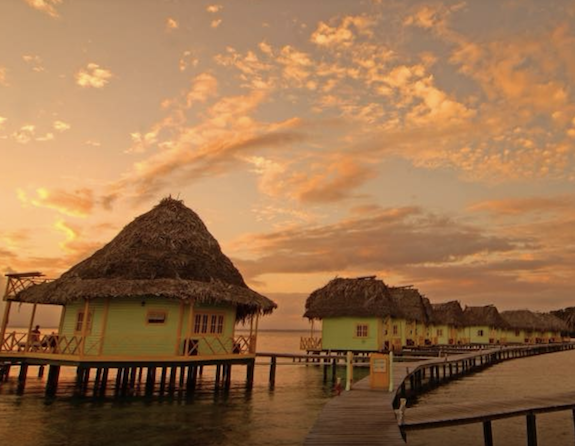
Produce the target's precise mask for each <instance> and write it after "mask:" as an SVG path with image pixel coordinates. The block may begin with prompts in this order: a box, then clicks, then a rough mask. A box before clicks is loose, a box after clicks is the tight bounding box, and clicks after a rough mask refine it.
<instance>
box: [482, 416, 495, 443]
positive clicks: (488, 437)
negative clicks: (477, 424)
mask: <svg viewBox="0 0 575 446" xmlns="http://www.w3.org/2000/svg"><path fill="white" fill-rule="evenodd" d="M483 441H484V443H485V446H493V431H492V430H491V421H484V422H483Z"/></svg>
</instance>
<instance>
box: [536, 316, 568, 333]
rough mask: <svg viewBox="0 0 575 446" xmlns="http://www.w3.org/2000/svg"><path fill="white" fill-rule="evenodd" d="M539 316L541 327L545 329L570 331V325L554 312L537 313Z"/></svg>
mask: <svg viewBox="0 0 575 446" xmlns="http://www.w3.org/2000/svg"><path fill="white" fill-rule="evenodd" d="M536 315H537V317H538V318H539V320H540V321H541V322H540V327H541V329H542V330H544V331H560V332H567V331H569V327H568V325H567V324H566V323H565V321H563V320H562V319H560V318H558V317H557V316H555V315H554V314H551V313H536Z"/></svg>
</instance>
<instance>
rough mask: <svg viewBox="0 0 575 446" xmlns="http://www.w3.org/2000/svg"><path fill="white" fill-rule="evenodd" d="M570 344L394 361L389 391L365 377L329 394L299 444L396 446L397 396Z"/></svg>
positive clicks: (398, 437)
mask: <svg viewBox="0 0 575 446" xmlns="http://www.w3.org/2000/svg"><path fill="white" fill-rule="evenodd" d="M573 348H574V345H573V344H559V345H536V346H533V345H531V346H518V347H499V348H495V349H489V350H479V351H473V352H469V353H464V354H458V355H452V356H449V357H445V358H434V359H428V360H423V361H417V362H411V363H405V362H400V363H394V364H393V378H394V379H393V381H394V383H393V384H394V390H393V392H386V391H378V390H372V389H370V387H369V377H367V378H365V379H363V380H362V381H360V382H358V383H357V384H355V385H354V386H353V388H352V391H350V392H344V393H342V395H340V396H338V397H334V398H332V399H331V400H330V401H329V402H328V403H327V404H326V405H325V407H324V409H323V410H322V412H321V413H320V415H319V417H318V419H317V421H316V423H315V425H314V426H313V427H312V429H311V430H310V432H309V433H308V435H307V437H306V439H305V441H304V445H305V446H319V445H350V446H353V445H362V446H370V445H373V446H396V445H397V446H400V445H401V446H402V445H404V440H403V439H402V437H401V431H400V429H399V425H398V421H397V419H396V414H395V410H394V406H395V407H397V403H398V398H399V397H408V396H415V395H417V394H419V393H423V392H425V391H426V390H427V389H429V388H432V387H434V386H438V385H441V384H443V383H446V382H448V381H451V380H452V379H456V378H458V377H461V376H464V375H465V374H468V373H474V372H477V371H480V370H482V369H483V368H485V367H488V366H490V365H493V364H496V363H498V362H501V361H504V360H507V359H514V358H519V357H526V356H532V355H537V354H542V353H550V352H553V351H561V350H566V349H573ZM442 372H443V373H442ZM442 375H443V376H442Z"/></svg>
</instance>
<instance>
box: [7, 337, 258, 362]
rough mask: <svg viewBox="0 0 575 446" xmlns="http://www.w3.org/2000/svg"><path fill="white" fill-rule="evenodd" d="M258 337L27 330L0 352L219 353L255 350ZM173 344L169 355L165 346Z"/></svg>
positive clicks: (236, 353)
mask: <svg viewBox="0 0 575 446" xmlns="http://www.w3.org/2000/svg"><path fill="white" fill-rule="evenodd" d="M255 340H256V337H255V336H243V335H240V336H197V335H192V337H191V338H189V339H187V338H184V339H181V341H180V342H179V345H178V343H177V340H176V338H175V337H174V336H157V335H134V336H130V335H126V336H122V337H121V338H102V337H101V336H93V335H89V336H85V337H83V336H79V335H78V336H76V335H69V336H66V335H57V334H50V335H41V336H39V337H38V336H34V335H31V336H29V334H28V333H27V332H16V331H13V332H10V333H6V335H5V336H4V339H2V342H1V343H0V353H16V354H23V355H26V356H29V355H30V354H36V353H40V354H53V355H69V356H144V355H149V356H154V355H158V356H176V357H181V356H218V355H246V354H253V353H255V351H254V347H255ZM167 345H168V346H169V345H173V346H174V349H173V350H172V352H173V353H172V354H171V355H170V354H169V353H168V352H167V351H166V346H167Z"/></svg>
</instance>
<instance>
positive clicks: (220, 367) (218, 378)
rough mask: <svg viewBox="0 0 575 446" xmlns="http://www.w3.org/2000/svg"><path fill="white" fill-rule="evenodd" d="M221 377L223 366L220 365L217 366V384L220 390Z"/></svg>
mask: <svg viewBox="0 0 575 446" xmlns="http://www.w3.org/2000/svg"><path fill="white" fill-rule="evenodd" d="M221 375H222V366H221V364H218V365H216V382H215V388H216V389H218V388H219V386H220V379H221Z"/></svg>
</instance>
